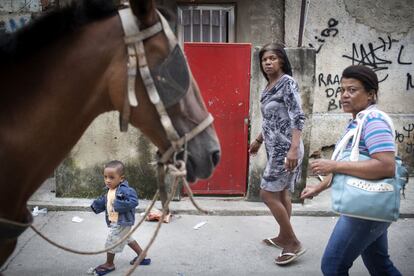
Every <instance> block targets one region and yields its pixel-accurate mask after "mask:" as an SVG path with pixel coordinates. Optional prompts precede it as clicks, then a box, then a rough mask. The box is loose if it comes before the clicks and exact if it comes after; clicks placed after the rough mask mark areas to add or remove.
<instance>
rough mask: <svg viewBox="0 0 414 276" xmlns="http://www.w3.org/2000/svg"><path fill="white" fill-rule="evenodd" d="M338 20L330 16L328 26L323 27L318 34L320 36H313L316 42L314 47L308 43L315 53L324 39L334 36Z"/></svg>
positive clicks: (336, 31) (336, 32)
mask: <svg viewBox="0 0 414 276" xmlns="http://www.w3.org/2000/svg"><path fill="white" fill-rule="evenodd" d="M338 23H339V21H338V20H336V19H335V18H330V19H329V20H328V27H327V28H325V29H323V30H322V31H321V33H320V34H319V35H320V36H321V37H318V36H315V40H316V44H315V46H317V47H315V46H314V45H313V44H312V43H309V44H308V45H309V47H311V48H315V49H316V53H319V51H320V50H321V49H322V46H323V44H324V43H325V41H326V40H327V39H328V38H330V37H335V36H336V35H337V34H338V32H339V31H338V29H337V28H336V26H337V25H338Z"/></svg>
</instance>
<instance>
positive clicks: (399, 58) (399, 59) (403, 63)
mask: <svg viewBox="0 0 414 276" xmlns="http://www.w3.org/2000/svg"><path fill="white" fill-rule="evenodd" d="M403 49H404V45H401V47H400V51H399V52H398V64H401V65H410V64H413V63H412V62H403V61H401V53H402V50H403Z"/></svg>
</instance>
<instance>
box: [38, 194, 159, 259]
mask: <svg viewBox="0 0 414 276" xmlns="http://www.w3.org/2000/svg"><path fill="white" fill-rule="evenodd" d="M158 195H159V192H158V190H157V192H156V193H155V195H154V197H153V199H152V201H151V204H150V206H149V208H147V211H146V212H145V214H144V216H143V217H142V218H141V220H140V221H139V222H138V224H137V225H136V226H134V227H133V228H132V229H131V230H130V231H129V232H128V233H127V234H126V235H125V236H124V237H122V239H120V240H119V241H118V242H117V243H115V244H114V245H112V246H110V247H106V248H104V249H102V250H97V251H81V250H77V249H73V248H69V247H66V246H64V245H61V244H58V243H57V242H55V241H52V240H51V239H49V238H48V237H46V236H45V235H43V234H42V233H41V232H40V231H39V230H38V229H37V228H36V227H35V226H33V225H30V228H32V230H33V231H34V232H35V233H36V234H38V235H39V236H40V237H42V238H43V239H44V240H45V241H47V242H48V243H50V244H52V245H54V246H56V247H57V248H60V249H62V250H64V251H67V252H70V253H74V254H79V255H97V254H101V253H105V252H108V251H109V250H111V249H114V248H115V247H117V246H118V245H120V244H121V243H123V242H124V241H125V240H127V239H128V238H129V237H130V236H131V235H132V234H133V233H134V232H135V231H136V230H137V229H138V227H139V226H141V224H142V223H143V222H144V220H145V218H146V217H147V215H148V214H149V212H150V211H151V209H152V207H153V206H154V204H155V201H156V200H157V199H158Z"/></svg>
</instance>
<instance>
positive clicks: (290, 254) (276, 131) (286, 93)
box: [249, 43, 306, 265]
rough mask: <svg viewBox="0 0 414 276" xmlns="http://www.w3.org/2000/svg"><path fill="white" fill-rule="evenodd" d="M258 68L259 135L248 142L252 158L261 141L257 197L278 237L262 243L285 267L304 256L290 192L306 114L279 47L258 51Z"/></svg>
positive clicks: (298, 164) (299, 161) (295, 179)
mask: <svg viewBox="0 0 414 276" xmlns="http://www.w3.org/2000/svg"><path fill="white" fill-rule="evenodd" d="M259 58H260V65H261V66H260V69H261V71H262V73H263V75H264V77H265V78H266V79H267V81H268V83H267V86H266V88H265V89H264V91H263V92H262V94H261V98H260V103H261V111H262V117H263V122H262V132H261V133H260V134H259V136H258V137H257V138H256V139H255V140H254V141H253V142H252V143H251V145H250V148H249V151H250V154H252V155H255V154H256V153H257V151H258V150H259V148H260V146H261V145H262V143H263V142H264V144H265V148H266V154H267V165H266V168H265V170H264V173H263V178H262V181H261V185H260V188H261V190H260V196H261V198H262V199H263V201H264V203H265V204H266V205H267V207H268V208H269V209H270V211H271V212H272V214H273V216H274V217H275V219H276V222H277V223H278V224H279V234H278V235H277V236H276V237H274V238H267V239H264V240H263V241H264V242H265V243H266V244H267V245H271V246H275V247H278V248H281V249H282V252H281V254H280V255H279V257H277V258H276V260H275V262H276V264H279V265H284V264H288V263H290V262H292V261H293V260H295V259H296V258H298V257H299V256H300V255H302V254H303V253H305V251H306V249H304V248H303V247H302V245H301V243H300V241H299V240H298V239H297V237H296V235H295V232H294V231H293V227H292V225H291V223H290V216H291V212H292V204H291V199H290V192H293V190H294V187H295V184H296V182H298V181H299V180H300V178H301V165H302V158H303V142H302V140H301V132H302V129H303V125H304V122H305V115H304V113H303V111H302V108H301V101H300V96H299V87H298V84H297V82H296V81H295V80H294V79H293V78H292V69H291V66H290V62H289V59H288V57H287V55H286V52H285V50H284V49H283V47H282V46H281V45H278V44H275V43H270V44H267V45H265V46H263V48H262V49H261V50H260V52H259Z"/></svg>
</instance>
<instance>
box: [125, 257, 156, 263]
mask: <svg viewBox="0 0 414 276" xmlns="http://www.w3.org/2000/svg"><path fill="white" fill-rule="evenodd" d="M138 258H139V256H136V257H135V258H133V259H132V261H130V262H129V264H130V265H133V264H135V262H136V261H137V260H138ZM150 263H151V259H150V258H144V259H143V260H142V261H141V263H140V264H139V265H149V264H150Z"/></svg>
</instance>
